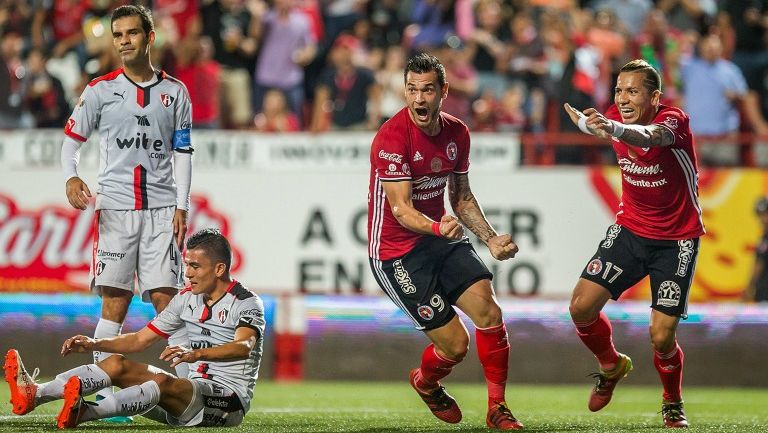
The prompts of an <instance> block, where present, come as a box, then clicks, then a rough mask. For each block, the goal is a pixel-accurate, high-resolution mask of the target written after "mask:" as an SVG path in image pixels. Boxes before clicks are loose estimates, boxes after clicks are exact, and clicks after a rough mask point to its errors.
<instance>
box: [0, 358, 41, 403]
mask: <svg viewBox="0 0 768 433" xmlns="http://www.w3.org/2000/svg"><path fill="white" fill-rule="evenodd" d="M3 370H4V371H5V381H6V382H8V387H9V388H10V390H11V405H12V406H13V413H15V414H16V415H24V414H27V413H29V412H32V410H34V409H35V394H36V393H37V383H36V382H35V379H36V378H37V375H38V373H39V372H40V370H39V369H37V368H36V369H35V370H34V371H33V372H32V375H31V376H30V375H29V373H27V370H26V369H25V368H24V363H22V362H21V356H19V351H18V350H16V349H11V350H9V351H8V353H6V354H5V364H3Z"/></svg>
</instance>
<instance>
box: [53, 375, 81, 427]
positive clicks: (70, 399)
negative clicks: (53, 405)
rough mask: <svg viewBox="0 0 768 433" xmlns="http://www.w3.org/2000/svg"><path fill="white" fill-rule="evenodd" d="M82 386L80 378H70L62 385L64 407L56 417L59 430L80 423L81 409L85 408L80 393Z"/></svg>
mask: <svg viewBox="0 0 768 433" xmlns="http://www.w3.org/2000/svg"><path fill="white" fill-rule="evenodd" d="M81 389H82V385H81V383H80V378H79V377H77V376H72V377H70V378H69V380H68V381H67V384H66V385H64V405H63V406H62V407H61V411H59V416H58V417H56V427H58V428H60V429H64V428H74V427H77V425H78V424H79V423H80V418H81V417H82V416H83V411H82V409H83V408H84V407H85V400H83V394H82V392H81Z"/></svg>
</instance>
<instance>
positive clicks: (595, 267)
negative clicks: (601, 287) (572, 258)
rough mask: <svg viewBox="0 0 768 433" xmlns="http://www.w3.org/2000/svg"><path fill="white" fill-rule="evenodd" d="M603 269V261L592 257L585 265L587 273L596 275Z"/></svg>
mask: <svg viewBox="0 0 768 433" xmlns="http://www.w3.org/2000/svg"><path fill="white" fill-rule="evenodd" d="M602 270H603V262H602V261H601V260H600V259H593V260H592V261H591V262H589V264H588V265H587V273H588V274H589V275H597V274H599V273H600V271H602Z"/></svg>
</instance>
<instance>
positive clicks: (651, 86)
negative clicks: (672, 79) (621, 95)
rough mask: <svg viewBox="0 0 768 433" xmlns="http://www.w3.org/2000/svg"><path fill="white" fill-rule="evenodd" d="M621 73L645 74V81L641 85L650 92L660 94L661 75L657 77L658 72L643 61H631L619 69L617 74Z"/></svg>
mask: <svg viewBox="0 0 768 433" xmlns="http://www.w3.org/2000/svg"><path fill="white" fill-rule="evenodd" d="M622 72H642V73H643V74H645V79H643V84H644V85H645V87H646V88H647V89H648V90H650V91H651V92H654V91H656V90H658V91H659V92H661V75H659V71H657V70H656V69H655V68H654V67H653V66H651V64H650V63H648V62H646V61H645V60H643V59H635V60H632V61H631V62H629V63H627V64H626V65H624V66H622V67H621V69H620V70H619V73H622Z"/></svg>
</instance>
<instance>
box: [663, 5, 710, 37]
mask: <svg viewBox="0 0 768 433" xmlns="http://www.w3.org/2000/svg"><path fill="white" fill-rule="evenodd" d="M656 7H657V8H659V10H661V11H662V12H664V15H666V16H667V20H668V21H669V24H670V25H671V26H672V27H674V28H677V29H680V30H682V31H689V30H693V31H695V32H703V31H705V30H706V28H707V27H708V26H709V25H710V24H712V23H713V21H714V19H715V16H716V15H717V2H716V1H715V0H657V1H656Z"/></svg>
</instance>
